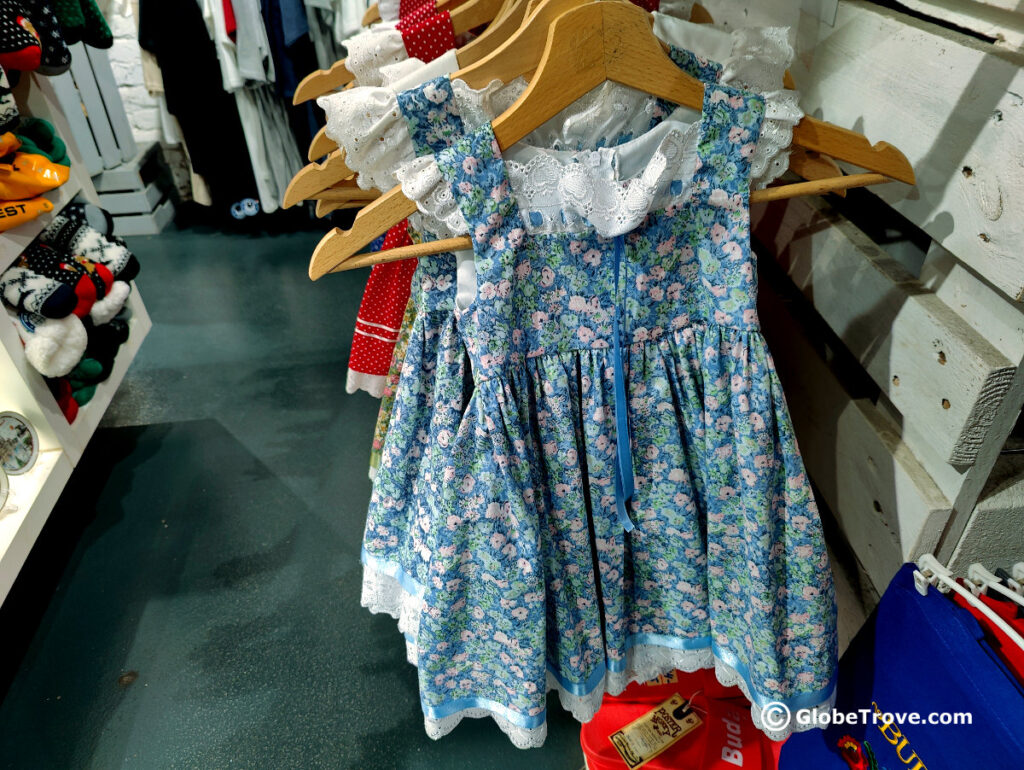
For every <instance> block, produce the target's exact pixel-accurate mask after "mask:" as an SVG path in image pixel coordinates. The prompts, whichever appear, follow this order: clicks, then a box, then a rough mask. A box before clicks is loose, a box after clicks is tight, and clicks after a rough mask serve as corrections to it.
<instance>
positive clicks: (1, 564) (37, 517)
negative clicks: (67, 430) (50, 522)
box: [0, 449, 71, 603]
mask: <svg viewBox="0 0 1024 770" xmlns="http://www.w3.org/2000/svg"><path fill="white" fill-rule="evenodd" d="M70 477H71V461H70V460H69V459H68V456H67V455H66V454H65V453H64V452H62V451H61V450H60V449H50V450H47V451H43V452H40V453H39V457H38V459H37V460H36V464H35V465H34V466H32V470H30V471H29V472H28V473H25V474H23V475H21V476H11V477H10V486H11V492H10V495H9V496H8V498H7V504H6V505H5V506H4V508H3V511H0V603H2V602H3V600H4V599H6V598H7V593H8V592H9V591H10V590H11V586H12V585H14V581H15V579H16V578H17V577H18V572H19V571H20V570H21V565H22V564H24V563H25V559H26V558H28V554H29V551H31V550H32V546H33V545H34V544H35V542H36V538H37V537H39V533H40V532H41V531H42V529H43V525H44V524H45V523H46V520H47V519H48V518H49V516H50V511H51V510H53V506H54V503H56V502H57V498H58V497H60V493H61V491H62V490H63V489H64V485H65V484H67V481H68V479H69V478H70Z"/></svg>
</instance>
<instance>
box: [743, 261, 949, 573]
mask: <svg viewBox="0 0 1024 770" xmlns="http://www.w3.org/2000/svg"><path fill="white" fill-rule="evenodd" d="M759 304H760V310H761V317H762V322H763V324H764V332H765V336H766V338H767V339H768V342H769V345H770V347H771V351H772V354H773V357H774V359H775V361H776V364H777V368H778V372H779V377H780V379H781V380H782V384H783V387H784V388H785V392H786V401H787V403H788V404H789V409H790V412H791V414H792V417H793V424H794V427H795V429H796V436H797V441H798V442H799V445H800V450H801V452H802V454H803V458H804V463H805V465H806V466H807V470H808V473H809V474H810V477H811V479H812V480H813V481H814V483H815V486H816V488H817V489H818V490H819V492H820V494H821V495H822V497H823V498H824V500H825V502H826V503H827V505H828V507H829V508H830V509H831V511H832V513H833V514H834V515H835V517H836V519H837V521H838V523H839V526H840V529H841V530H842V531H843V533H844V535H845V536H846V538H847V540H848V541H849V543H850V545H851V547H852V548H853V549H854V552H855V553H856V554H857V557H858V559H859V560H860V562H861V563H862V564H863V565H864V569H865V571H866V572H867V573H868V575H869V576H870V578H871V581H872V582H873V583H874V585H875V586H876V587H878V588H880V589H884V587H885V586H886V585H888V582H889V580H890V579H891V578H892V576H893V575H894V574H895V573H896V571H897V570H898V569H899V568H900V565H901V564H903V562H905V561H907V560H909V559H914V558H916V557H917V556H919V555H920V554H923V553H931V552H933V551H934V549H935V547H936V544H937V543H938V541H939V538H940V536H941V533H942V531H943V528H944V526H945V524H946V522H947V521H948V519H949V513H950V504H949V501H948V500H947V499H946V498H945V496H944V495H943V494H942V492H941V491H940V490H939V489H938V487H937V486H936V485H935V482H934V481H933V480H932V479H931V477H930V476H929V475H928V473H927V472H926V471H925V469H924V468H923V467H921V465H920V463H918V461H917V459H916V458H915V456H914V454H913V453H912V452H911V451H910V449H909V448H908V447H907V445H906V444H905V443H903V441H901V439H900V436H899V431H898V427H897V426H896V424H895V423H893V422H892V421H891V420H889V419H888V418H886V417H885V415H883V414H882V413H881V412H880V411H879V410H878V409H877V408H876V407H875V406H874V405H873V404H872V403H871V402H870V400H868V399H864V398H856V399H855V398H851V397H850V395H849V394H848V393H847V392H846V390H844V388H843V386H842V385H841V384H840V382H839V380H838V379H837V378H836V376H835V375H834V374H833V372H832V371H831V370H830V369H829V366H828V365H827V364H826V363H825V360H824V359H823V358H822V356H821V355H820V354H819V352H818V351H817V350H816V349H815V346H814V344H813V343H812V342H811V341H810V340H809V339H808V337H807V336H806V333H805V331H804V329H803V328H802V327H801V325H800V324H799V323H798V322H797V321H796V320H795V319H794V318H793V316H792V315H791V314H790V311H789V309H788V308H787V305H786V302H785V301H783V299H782V298H781V297H780V295H779V294H778V293H777V292H776V290H775V289H774V288H773V286H772V285H771V284H770V283H769V282H766V281H765V282H762V284H761V292H760V303H759Z"/></svg>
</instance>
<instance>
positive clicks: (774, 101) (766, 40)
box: [653, 12, 804, 189]
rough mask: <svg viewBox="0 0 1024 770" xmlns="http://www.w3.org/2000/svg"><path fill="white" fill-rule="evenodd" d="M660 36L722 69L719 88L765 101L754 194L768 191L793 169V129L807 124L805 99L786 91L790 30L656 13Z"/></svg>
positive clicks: (753, 171)
mask: <svg viewBox="0 0 1024 770" xmlns="http://www.w3.org/2000/svg"><path fill="white" fill-rule="evenodd" d="M653 16H654V34H655V35H657V36H658V37H659V38H660V39H661V40H663V41H665V42H666V43H669V44H671V45H674V46H676V47H677V48H682V49H684V50H687V51H692V52H693V53H695V54H696V55H697V56H700V57H703V58H705V59H709V60H710V61H713V62H717V63H718V64H720V65H721V66H722V73H721V77H720V78H719V82H720V83H723V84H725V85H730V86H736V87H737V88H743V89H746V90H748V91H753V92H755V93H758V94H760V95H761V96H763V97H764V100H765V118H764V122H763V123H762V126H761V134H760V136H759V137H758V140H757V148H756V150H755V152H754V156H753V157H752V158H751V173H750V182H751V187H752V188H753V189H760V188H762V187H767V186H768V185H769V184H770V183H771V182H774V181H775V180H776V179H778V178H779V177H780V176H781V175H782V174H783V173H784V172H785V171H786V169H787V168H788V167H789V148H790V145H792V143H793V129H794V128H795V127H796V124H797V123H799V122H800V120H801V119H802V118H803V116H804V114H803V110H801V109H800V94H799V93H798V92H796V91H790V90H787V89H786V88H784V87H783V78H784V76H785V73H786V70H787V69H788V68H789V66H790V64H791V63H792V62H793V57H794V51H793V47H792V46H791V45H790V43H789V33H790V30H789V27H744V28H741V29H736V30H732V31H731V32H730V31H726V30H723V29H720V28H717V27H713V26H711V25H708V24H693V23H692V22H689V21H684V20H682V19H679V18H674V17H672V16H668V15H666V14H664V13H659V12H655V13H654V14H653Z"/></svg>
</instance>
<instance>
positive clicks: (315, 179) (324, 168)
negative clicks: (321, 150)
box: [281, 150, 354, 208]
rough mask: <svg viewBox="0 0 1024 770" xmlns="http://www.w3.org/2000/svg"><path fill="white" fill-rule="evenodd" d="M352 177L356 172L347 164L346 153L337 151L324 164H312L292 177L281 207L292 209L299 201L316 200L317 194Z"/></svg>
mask: <svg viewBox="0 0 1024 770" xmlns="http://www.w3.org/2000/svg"><path fill="white" fill-rule="evenodd" d="M352 176H354V172H353V171H352V169H350V168H349V167H348V165H347V164H346V163H345V153H344V152H343V151H342V150H335V151H334V152H332V153H330V154H329V155H328V156H327V158H326V159H325V160H324V162H323V163H310V164H309V165H308V166H305V167H304V168H302V169H300V170H299V173H297V174H296V175H295V176H293V177H292V181H291V182H289V183H288V187H287V189H285V191H284V199H283V200H282V201H281V205H282V206H283V207H284V208H290V207H291V206H294V205H295V204H296V203H298V202H299V201H304V200H309V199H311V198H314V197H315V196H316V195H317V193H320V192H322V191H324V190H326V189H327V188H329V187H332V186H334V185H336V184H338V183H339V182H341V181H342V180H345V179H348V178H349V177H352Z"/></svg>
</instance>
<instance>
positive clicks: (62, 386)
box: [49, 377, 78, 423]
mask: <svg viewBox="0 0 1024 770" xmlns="http://www.w3.org/2000/svg"><path fill="white" fill-rule="evenodd" d="M49 385H50V392H51V393H53V397H54V398H55V399H56V401H57V406H59V407H60V410H61V412H63V413H64V419H65V420H67V421H68V422H69V423H71V422H74V421H75V418H76V417H78V402H77V401H75V397H74V396H72V395H71V383H70V382H69V381H68V378H67V377H61V378H59V379H56V380H49Z"/></svg>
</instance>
